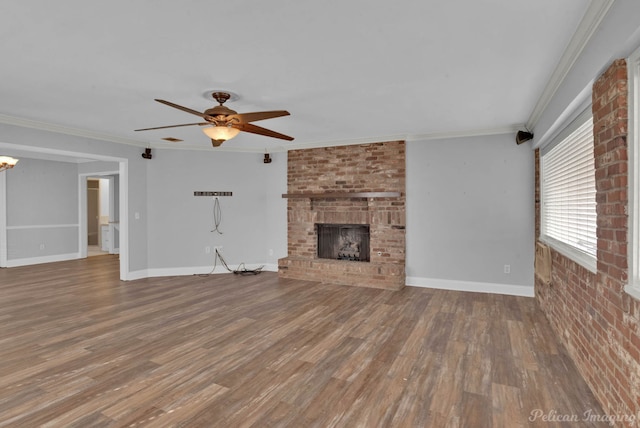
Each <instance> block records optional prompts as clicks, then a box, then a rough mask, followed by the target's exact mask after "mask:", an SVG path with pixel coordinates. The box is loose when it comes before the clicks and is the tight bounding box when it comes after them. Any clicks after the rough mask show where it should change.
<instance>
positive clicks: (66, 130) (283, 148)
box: [0, 114, 524, 153]
mask: <svg viewBox="0 0 640 428" xmlns="http://www.w3.org/2000/svg"><path fill="white" fill-rule="evenodd" d="M0 123H4V124H7V125H15V126H21V127H23V128H32V129H38V130H42V131H49V132H55V133H59V134H66V135H73V136H76V137H85V138H91V139H94V140H100V141H109V142H113V143H119V144H127V145H131V146H136V147H143V148H147V147H150V148H152V149H162V150H194V151H207V152H210V151H212V150H213V151H217V152H236V153H265V152H269V153H278V152H287V151H289V150H300V149H312V148H320V147H333V146H351V145H360V144H372V143H379V142H382V141H428V140H444V139H450V138H465V137H478V136H484V135H500V134H509V133H515V132H517V131H518V130H519V129H522V128H523V127H524V125H523V124H518V125H510V126H504V127H497V128H482V129H472V130H467V131H445V132H435V133H427V134H411V135H408V134H397V135H388V136H378V137H363V138H356V139H350V140H333V141H315V142H305V143H294V144H286V145H280V146H274V147H271V148H269V149H266V150H265V149H263V148H242V147H234V146H233V143H229V144H227V145H226V146H225V145H222V146H220V147H215V148H213V149H212V148H211V147H210V146H208V145H195V144H182V143H160V142H145V141H138V140H131V139H128V138H122V137H117V136H114V135H109V134H102V133H98V132H94V131H89V130H86V129H79V128H72V127H68V126H62V125H55V124H52V123H46V122H39V121H36V120H31V119H23V118H18V117H13V116H7V115H3V114H0Z"/></svg>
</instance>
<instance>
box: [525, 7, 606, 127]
mask: <svg viewBox="0 0 640 428" xmlns="http://www.w3.org/2000/svg"><path fill="white" fill-rule="evenodd" d="M614 2H615V0H591V2H590V3H589V7H588V8H587V11H586V12H585V14H584V16H583V17H582V20H581V21H580V24H578V28H577V29H576V31H575V32H574V34H573V37H571V40H570V41H569V44H568V45H567V48H566V49H565V50H564V52H563V54H562V57H561V58H560V61H558V64H557V65H556V68H555V70H554V71H553V74H552V75H551V78H550V79H549V81H548V82H547V85H546V86H545V88H544V90H543V91H542V94H541V95H540V98H539V99H538V102H537V103H536V105H535V107H534V108H533V111H532V113H531V116H530V117H529V120H528V121H527V124H526V128H527V129H533V128H535V126H536V124H537V123H538V121H539V120H540V116H542V112H543V111H544V110H545V109H546V108H547V106H548V105H549V103H550V102H551V99H552V98H553V97H554V95H555V94H556V92H557V91H558V88H559V87H560V85H561V84H562V82H563V81H564V79H565V78H566V77H567V74H569V71H570V70H571V68H572V67H573V65H574V64H575V62H576V61H577V60H578V57H580V55H581V54H582V51H583V50H584V48H585V46H586V45H587V43H588V42H589V40H591V37H592V36H593V34H594V33H595V32H596V30H597V29H598V26H599V25H600V22H602V19H603V18H604V17H605V16H606V15H607V12H609V9H610V8H611V6H612V5H613V3H614Z"/></svg>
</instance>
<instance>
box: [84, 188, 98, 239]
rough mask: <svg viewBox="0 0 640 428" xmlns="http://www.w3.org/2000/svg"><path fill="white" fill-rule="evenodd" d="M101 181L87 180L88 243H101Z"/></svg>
mask: <svg viewBox="0 0 640 428" xmlns="http://www.w3.org/2000/svg"><path fill="white" fill-rule="evenodd" d="M99 190H100V182H99V181H98V180H92V179H89V180H87V244H88V245H99V240H98V235H99V232H100V226H99V216H100V205H99V204H100V195H99Z"/></svg>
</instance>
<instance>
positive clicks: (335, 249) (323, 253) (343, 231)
mask: <svg viewBox="0 0 640 428" xmlns="http://www.w3.org/2000/svg"><path fill="white" fill-rule="evenodd" d="M316 234H317V238H318V258H321V259H331V260H348V261H354V262H368V261H369V260H370V256H369V253H370V251H369V225H368V224H325V223H317V224H316Z"/></svg>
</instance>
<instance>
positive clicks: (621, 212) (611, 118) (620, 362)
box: [535, 60, 640, 426]
mask: <svg viewBox="0 0 640 428" xmlns="http://www.w3.org/2000/svg"><path fill="white" fill-rule="evenodd" d="M593 122H594V158H595V168H596V192H597V193H596V201H597V217H598V219H597V237H598V250H597V258H598V262H597V273H595V274H594V273H592V272H590V271H588V270H587V269H585V268H583V267H581V266H580V265H578V264H576V263H575V262H573V261H571V260H569V259H567V258H566V257H564V256H562V255H561V254H559V253H558V252H556V251H553V250H552V281H551V285H544V284H542V283H541V282H540V281H539V280H538V278H536V282H535V287H536V298H537V300H538V302H539V304H540V306H541V307H542V309H543V311H544V312H545V314H546V316H547V318H548V319H549V321H550V322H551V325H552V326H553V328H554V330H555V331H556V333H557V334H558V335H559V336H560V338H561V340H562V341H563V342H564V344H565V346H566V347H567V349H568V351H569V353H570V354H571V356H572V358H573V360H574V361H575V363H576V365H577V366H578V369H579V370H580V372H581V373H582V375H583V376H584V378H585V379H586V381H587V383H588V384H589V386H590V387H591V389H592V391H593V392H594V394H595V396H596V397H597V398H598V400H599V401H600V403H601V404H602V407H603V408H604V409H605V411H606V412H607V413H608V414H609V415H611V416H617V417H618V418H622V419H621V421H622V422H620V423H619V425H620V426H625V425H627V426H640V302H639V301H637V300H635V299H633V298H632V297H630V296H629V295H628V294H626V293H625V292H624V290H623V287H624V286H625V284H626V282H627V271H628V269H627V214H626V213H627V68H626V63H625V61H624V60H617V61H615V62H614V63H613V64H612V65H611V66H610V68H609V69H608V70H607V71H606V72H605V73H604V74H603V75H602V76H600V78H599V79H598V80H597V81H596V83H595V84H594V86H593ZM538 195H539V155H538V153H536V233H538V232H539V224H540V210H539V204H538V202H539V199H538ZM538 236H539V235H538ZM628 416H633V417H635V421H633V422H631V421H628V420H627V421H626V422H625V421H624V418H625V417H628Z"/></svg>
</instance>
